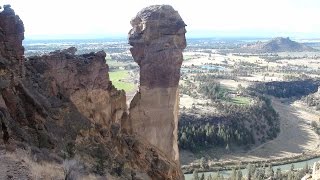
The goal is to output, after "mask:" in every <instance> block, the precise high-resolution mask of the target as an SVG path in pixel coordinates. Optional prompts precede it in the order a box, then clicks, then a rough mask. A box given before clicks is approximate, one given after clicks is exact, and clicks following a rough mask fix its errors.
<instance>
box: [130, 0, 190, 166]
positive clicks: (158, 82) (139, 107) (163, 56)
mask: <svg viewBox="0 0 320 180" xmlns="http://www.w3.org/2000/svg"><path fill="white" fill-rule="evenodd" d="M131 25H132V29H131V31H130V32H129V44H130V45H131V46H132V48H131V49H130V50H131V53H132V56H133V58H134V60H135V62H137V63H138V65H139V66H140V87H139V92H137V94H136V95H135V96H134V98H133V100H132V102H131V104H130V110H129V111H130V114H129V117H130V118H129V119H130V120H129V121H130V122H129V125H128V126H129V127H130V128H129V129H131V130H132V131H133V132H135V133H137V134H139V135H140V136H142V137H145V138H146V139H147V140H148V141H149V142H150V143H151V144H153V145H155V146H157V147H158V148H159V149H160V150H162V151H163V152H165V153H166V154H167V155H168V157H170V158H171V159H173V160H176V161H178V160H179V151H178V144H177V130H178V111H179V89H178V85H179V78H180V67H181V64H182V61H183V56H182V51H183V49H184V48H185V47H186V39H185V33H186V30H185V26H186V25H185V23H184V21H183V20H182V18H181V17H180V15H179V13H178V12H177V11H175V10H174V9H173V8H172V7H171V6H168V5H156V6H150V7H147V8H145V9H143V10H141V11H140V12H139V13H138V14H137V16H136V17H135V18H133V19H132V20H131Z"/></svg>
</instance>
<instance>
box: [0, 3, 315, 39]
mask: <svg viewBox="0 0 320 180" xmlns="http://www.w3.org/2000/svg"><path fill="white" fill-rule="evenodd" d="M89 3H90V4H89ZM4 4H11V6H12V8H13V9H14V10H15V12H16V14H17V15H19V16H20V18H21V19H22V21H23V22H24V25H25V37H26V39H96V38H98V39H100V38H126V36H127V33H128V32H129V30H130V28H131V26H130V20H131V18H133V17H134V16H135V15H136V14H137V12H139V11H140V10H141V9H142V8H144V7H146V6H149V5H152V4H169V5H172V6H173V7H174V8H175V9H176V10H177V11H178V12H179V13H180V15H181V17H182V18H183V19H184V21H185V23H186V24H187V31H188V32H187V38H206V37H207V38H215V37H217V38H228V37H230V38H234V37H245V38H272V37H280V36H282V37H290V38H293V39H313V38H318V37H320V24H319V23H315V22H314V20H315V17H320V11H319V10H318V8H319V7H320V2H319V1H317V0H309V1H307V2H301V1H299V0H291V1H290V0H281V1H278V0H270V1H264V2H257V1H254V0H243V1H241V2H240V1H235V0H226V1H221V0H216V1H206V0H198V1H196V2H194V1H181V0H137V1H126V0H117V1H112V2H110V1H99V0H91V1H89V2H88V1H80V2H79V1H75V0H70V1H62V0H57V1H46V0H43V1H36V0H30V1H19V0H4V1H3V2H2V4H0V5H4Z"/></svg>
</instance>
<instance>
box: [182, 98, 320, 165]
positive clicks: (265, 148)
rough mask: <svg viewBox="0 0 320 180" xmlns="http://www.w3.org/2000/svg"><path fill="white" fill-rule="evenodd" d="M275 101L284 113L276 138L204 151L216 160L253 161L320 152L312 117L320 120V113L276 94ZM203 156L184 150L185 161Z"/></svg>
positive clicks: (281, 113)
mask: <svg viewBox="0 0 320 180" xmlns="http://www.w3.org/2000/svg"><path fill="white" fill-rule="evenodd" d="M272 105H273V107H274V109H275V110H276V111H277V112H278V113H279V115H280V127H281V132H280V134H279V135H278V136H277V138H275V139H274V140H271V141H268V142H266V143H264V144H261V145H259V146H257V147H254V148H252V149H251V150H249V151H247V152H245V151H244V150H237V149H234V151H233V152H231V153H225V150H224V149H223V148H221V149H214V150H212V152H210V151H211V150H209V151H207V152H203V153H202V154H207V155H209V156H210V157H209V159H213V160H212V163H216V162H219V163H224V162H235V163H236V162H239V161H241V162H244V161H246V162H251V161H267V160H269V161H273V160H274V161H277V160H280V159H284V158H289V159H294V158H295V157H300V158H301V157H303V156H304V155H312V154H313V155H314V154H317V153H320V148H319V147H320V137H319V136H318V135H317V134H316V133H315V132H314V131H313V129H312V128H311V125H310V124H311V122H312V121H318V120H319V117H320V116H319V115H318V114H317V113H316V112H312V111H310V110H308V109H305V108H304V107H303V106H302V105H301V104H299V103H287V102H281V100H279V99H276V98H272ZM197 159H199V156H198V157H196V156H195V155H194V154H192V153H190V152H186V151H181V161H182V164H189V163H191V162H196V161H197Z"/></svg>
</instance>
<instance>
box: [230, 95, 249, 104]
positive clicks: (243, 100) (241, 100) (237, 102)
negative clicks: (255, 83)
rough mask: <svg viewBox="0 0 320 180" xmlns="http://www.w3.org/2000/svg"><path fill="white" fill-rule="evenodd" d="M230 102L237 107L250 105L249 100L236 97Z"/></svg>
mask: <svg viewBox="0 0 320 180" xmlns="http://www.w3.org/2000/svg"><path fill="white" fill-rule="evenodd" d="M231 102H232V103H234V104H238V105H249V104H250V98H248V97H242V96H237V97H234V98H232V99H231Z"/></svg>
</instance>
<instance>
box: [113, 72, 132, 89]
mask: <svg viewBox="0 0 320 180" xmlns="http://www.w3.org/2000/svg"><path fill="white" fill-rule="evenodd" d="M109 77H110V80H111V81H112V84H113V85H114V87H116V88H117V89H123V90H124V91H126V92H129V91H132V90H133V89H134V87H135V86H134V84H133V83H129V82H124V80H125V79H126V78H128V77H129V74H128V71H125V70H122V71H115V72H109Z"/></svg>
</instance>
